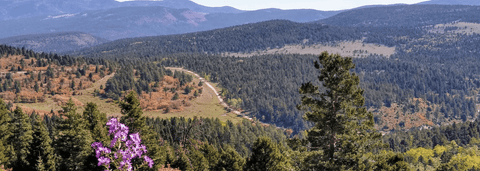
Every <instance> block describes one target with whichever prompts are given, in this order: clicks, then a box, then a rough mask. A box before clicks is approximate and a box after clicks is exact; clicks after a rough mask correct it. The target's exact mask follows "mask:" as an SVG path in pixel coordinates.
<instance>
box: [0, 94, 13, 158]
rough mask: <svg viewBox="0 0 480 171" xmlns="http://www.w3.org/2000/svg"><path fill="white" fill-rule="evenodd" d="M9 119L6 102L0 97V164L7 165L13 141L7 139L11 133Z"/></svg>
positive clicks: (11, 152)
mask: <svg viewBox="0 0 480 171" xmlns="http://www.w3.org/2000/svg"><path fill="white" fill-rule="evenodd" d="M11 120H12V117H11V116H10V111H9V110H8V109H7V104H5V102H4V101H3V100H2V99H0V166H1V165H4V166H6V165H8V163H9V161H10V159H11V158H10V157H11V156H13V146H12V145H13V142H12V141H9V140H11V139H10V138H11V136H12V135H13V129H12V128H13V127H12V125H11V124H12V123H11Z"/></svg>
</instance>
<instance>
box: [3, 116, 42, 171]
mask: <svg viewBox="0 0 480 171" xmlns="http://www.w3.org/2000/svg"><path fill="white" fill-rule="evenodd" d="M11 126H12V128H13V130H14V131H13V136H12V137H11V139H10V142H12V143H13V149H14V153H15V154H14V156H12V160H11V163H10V165H8V166H7V167H9V168H12V169H13V170H32V169H33V168H34V167H35V165H33V164H32V163H30V162H29V161H28V160H27V157H28V156H29V155H30V145H31V144H32V141H33V136H32V134H33V131H32V124H31V122H30V117H28V115H27V114H25V113H23V111H22V109H21V108H20V107H17V108H16V109H15V110H14V111H13V119H12V125H11Z"/></svg>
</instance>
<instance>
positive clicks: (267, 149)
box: [244, 137, 292, 171]
mask: <svg viewBox="0 0 480 171" xmlns="http://www.w3.org/2000/svg"><path fill="white" fill-rule="evenodd" d="M244 170H246V171H255V170H265V171H277V170H278V171H281V170H285V171H287V170H292V166H291V165H290V161H289V159H288V158H287V157H286V156H284V155H283V154H282V153H281V152H280V150H279V149H278V147H277V144H276V143H274V142H272V140H271V139H270V138H268V137H260V138H258V139H257V141H255V143H254V144H253V147H252V155H251V156H250V159H249V160H248V161H247V164H246V165H245V169H244Z"/></svg>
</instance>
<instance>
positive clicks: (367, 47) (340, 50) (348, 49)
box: [222, 40, 395, 57]
mask: <svg viewBox="0 0 480 171" xmlns="http://www.w3.org/2000/svg"><path fill="white" fill-rule="evenodd" d="M324 51H327V52H328V53H333V54H339V55H341V56H349V57H367V56H369V55H373V54H378V55H383V56H385V57H390V55H392V54H394V53H395V47H387V46H383V45H377V44H369V43H363V42H362V41H360V40H357V41H348V42H340V43H337V44H335V45H322V44H316V45H308V46H307V45H285V47H282V48H275V49H268V50H264V51H256V52H252V53H223V54H222V55H223V56H237V57H252V56H254V55H266V54H313V55H319V54H321V53H322V52H324Z"/></svg>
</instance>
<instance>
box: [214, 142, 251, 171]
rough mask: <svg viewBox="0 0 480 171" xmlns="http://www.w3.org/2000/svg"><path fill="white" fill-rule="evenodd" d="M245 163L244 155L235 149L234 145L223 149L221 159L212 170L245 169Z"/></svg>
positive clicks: (230, 170)
mask: <svg viewBox="0 0 480 171" xmlns="http://www.w3.org/2000/svg"><path fill="white" fill-rule="evenodd" d="M244 165H245V159H243V158H242V156H240V154H238V153H237V151H235V149H233V148H232V147H227V148H226V150H224V151H222V155H221V156H220V160H219V161H218V163H217V165H216V166H215V167H214V168H213V169H212V170H214V171H222V170H224V171H239V170H243V166H244Z"/></svg>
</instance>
